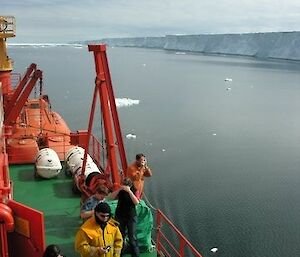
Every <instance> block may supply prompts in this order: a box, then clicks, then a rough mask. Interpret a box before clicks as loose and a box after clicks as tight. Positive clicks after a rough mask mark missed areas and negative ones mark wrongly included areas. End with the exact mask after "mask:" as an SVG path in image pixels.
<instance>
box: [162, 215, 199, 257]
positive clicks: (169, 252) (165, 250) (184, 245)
mask: <svg viewBox="0 0 300 257" xmlns="http://www.w3.org/2000/svg"><path fill="white" fill-rule="evenodd" d="M156 225H157V232H156V248H157V253H158V254H159V255H160V256H168V257H174V256H179V257H184V256H196V257H202V255H201V254H200V253H199V252H198V251H197V249H196V248H195V247H194V246H193V245H192V244H191V243H190V242H189V241H188V240H187V239H186V238H185V236H184V235H183V234H182V233H181V232H180V231H179V230H178V228H177V227H176V226H175V225H174V224H173V223H172V222H171V221H170V220H169V219H168V218H167V216H165V215H164V214H163V213H162V211H161V210H160V209H157V210H156ZM163 228H166V230H168V231H167V232H169V233H168V235H167V234H166V233H165V232H163ZM170 233H171V235H170ZM172 236H175V237H176V238H175V242H177V243H178V245H175V244H174V243H172V242H171V240H170V238H171V237H172ZM172 241H174V240H172ZM187 253H188V254H189V255H187Z"/></svg>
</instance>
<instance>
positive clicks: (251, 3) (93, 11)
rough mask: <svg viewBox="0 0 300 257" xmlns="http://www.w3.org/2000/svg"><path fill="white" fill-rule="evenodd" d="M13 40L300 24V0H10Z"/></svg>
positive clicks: (6, 9)
mask: <svg viewBox="0 0 300 257" xmlns="http://www.w3.org/2000/svg"><path fill="white" fill-rule="evenodd" d="M0 10H1V13H0V15H13V16H15V18H16V21H17V37H16V38H15V39H10V41H9V42H12V43H29V42H31V43H45V42H48V43H57V42H59V43H63V42H69V41H74V40H90V39H100V38H106V37H140V36H162V35H166V34H204V33H205V34H207V33H245V32H270V31H299V30H300V1H299V0H285V1H284V0H260V1H256V0H214V1H212V0H172V1H171V0H148V1H147V0H118V1H117V0H81V1H78V0H60V1H59V0H44V1H43V0H9V1H3V2H2V3H1V9H0Z"/></svg>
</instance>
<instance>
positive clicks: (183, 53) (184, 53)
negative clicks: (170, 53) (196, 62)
mask: <svg viewBox="0 0 300 257" xmlns="http://www.w3.org/2000/svg"><path fill="white" fill-rule="evenodd" d="M175 54H179V55H180V54H185V52H176V53H175Z"/></svg>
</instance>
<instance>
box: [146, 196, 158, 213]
mask: <svg viewBox="0 0 300 257" xmlns="http://www.w3.org/2000/svg"><path fill="white" fill-rule="evenodd" d="M143 198H144V199H145V202H146V203H147V205H148V206H149V207H150V208H151V209H152V210H155V211H156V210H157V208H155V207H154V206H153V205H152V204H151V203H150V201H149V199H148V197H147V195H146V194H145V193H143Z"/></svg>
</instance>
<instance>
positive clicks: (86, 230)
mask: <svg viewBox="0 0 300 257" xmlns="http://www.w3.org/2000/svg"><path fill="white" fill-rule="evenodd" d="M110 217H111V209H110V207H109V205H108V204H107V203H106V202H100V203H99V204H98V205H97V206H96V207H95V209H94V216H93V217H91V218H89V219H88V220H87V221H86V222H85V223H84V224H83V225H82V226H81V227H80V228H79V230H78V232H77V234H76V237H75V250H76V251H77V252H78V253H80V255H81V257H120V255H121V250H122V246H123V238H122V234H121V232H120V230H119V227H118V222H116V221H114V220H113V219H111V218H110Z"/></svg>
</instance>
